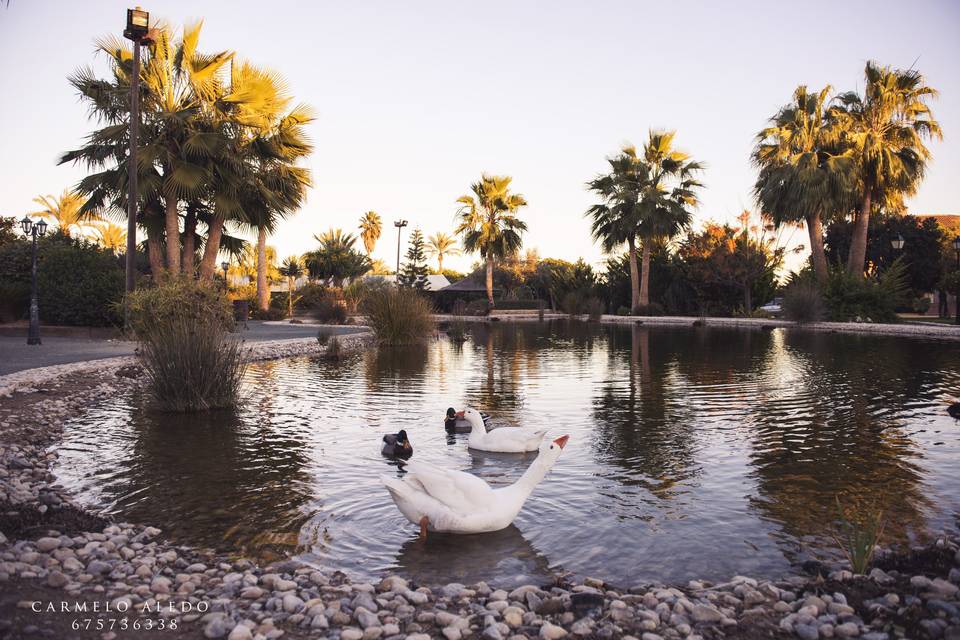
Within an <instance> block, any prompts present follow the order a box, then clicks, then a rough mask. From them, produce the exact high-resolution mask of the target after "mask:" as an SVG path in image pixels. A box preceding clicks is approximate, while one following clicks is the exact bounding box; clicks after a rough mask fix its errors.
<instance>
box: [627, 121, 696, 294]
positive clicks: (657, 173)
mask: <svg viewBox="0 0 960 640" xmlns="http://www.w3.org/2000/svg"><path fill="white" fill-rule="evenodd" d="M675 136H676V132H675V131H651V132H650V135H649V138H648V139H647V143H646V144H645V145H644V147H643V163H644V165H645V167H646V170H645V173H646V176H647V180H646V181H645V182H644V183H643V184H642V188H641V191H640V205H639V209H640V211H639V213H640V216H639V218H640V225H639V236H640V238H641V239H642V241H643V242H642V247H643V252H642V258H641V269H640V304H641V305H647V304H649V303H650V253H651V249H652V246H653V244H654V243H656V242H669V241H670V240H672V239H673V238H675V237H676V236H677V235H678V234H679V233H680V232H681V231H683V230H685V229H687V228H689V226H690V221H691V219H692V217H693V214H692V212H691V211H690V208H691V207H695V206H697V204H699V200H698V198H697V190H698V189H700V188H701V187H702V186H703V185H702V184H701V183H700V182H699V181H698V180H697V179H696V177H695V175H696V174H698V173H700V172H701V171H702V170H703V169H704V165H703V164H702V163H700V162H696V161H694V160H691V159H690V156H689V154H687V153H684V152H683V151H680V150H678V149H676V148H675V147H674V146H673V139H674V137H675Z"/></svg>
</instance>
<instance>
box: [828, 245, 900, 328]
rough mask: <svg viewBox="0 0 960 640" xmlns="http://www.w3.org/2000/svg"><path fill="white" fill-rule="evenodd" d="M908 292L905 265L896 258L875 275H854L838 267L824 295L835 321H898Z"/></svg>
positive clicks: (831, 275)
mask: <svg viewBox="0 0 960 640" xmlns="http://www.w3.org/2000/svg"><path fill="white" fill-rule="evenodd" d="M906 292H907V286H906V268H905V267H904V264H903V261H902V260H897V261H896V262H894V263H893V264H891V265H890V266H889V267H888V268H887V269H886V270H885V271H883V272H881V273H880V274H879V275H875V276H868V277H859V276H852V275H850V274H848V273H847V272H846V270H844V269H835V270H833V271H832V272H831V273H830V277H829V279H828V281H827V286H826V289H825V290H824V294H823V297H824V301H825V302H826V305H827V309H828V310H829V312H830V319H831V320H834V321H836V322H851V321H857V322H896V321H897V319H898V318H897V313H896V309H897V307H899V306H900V305H901V304H902V303H903V300H904V297H905V294H906Z"/></svg>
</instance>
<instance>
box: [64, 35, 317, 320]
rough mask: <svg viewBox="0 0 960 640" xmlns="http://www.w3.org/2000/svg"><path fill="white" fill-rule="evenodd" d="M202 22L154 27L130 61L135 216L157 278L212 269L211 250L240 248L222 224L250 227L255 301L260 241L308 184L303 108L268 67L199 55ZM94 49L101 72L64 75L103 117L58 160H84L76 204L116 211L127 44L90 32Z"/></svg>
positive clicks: (123, 160) (262, 290)
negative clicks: (135, 95) (136, 90)
mask: <svg viewBox="0 0 960 640" xmlns="http://www.w3.org/2000/svg"><path fill="white" fill-rule="evenodd" d="M201 26H202V23H201V22H197V23H195V24H192V25H187V26H186V27H185V28H184V29H183V30H182V32H181V33H180V34H179V37H178V38H175V35H174V33H173V31H172V30H171V29H170V28H169V27H168V26H165V25H160V26H159V27H158V29H157V30H156V36H155V38H154V40H153V41H152V42H151V43H150V44H149V45H148V47H147V50H146V53H145V56H144V59H143V63H142V66H141V68H140V87H141V96H140V105H141V114H142V124H141V126H140V141H141V146H140V147H139V148H138V152H137V153H138V163H137V164H138V167H137V170H138V183H137V184H138V193H137V197H138V200H139V203H138V204H139V206H138V210H139V212H140V214H139V216H138V219H137V224H138V227H139V228H140V229H141V230H142V231H143V232H145V234H146V244H147V253H148V256H149V260H150V266H151V271H152V272H153V274H154V276H155V277H156V278H158V279H159V278H163V277H165V276H168V275H171V276H175V275H177V274H180V273H184V274H187V275H189V276H194V275H196V276H198V277H200V278H202V279H208V280H209V279H212V278H213V276H214V272H215V269H216V264H217V256H218V255H219V254H220V252H221V251H223V250H227V251H230V252H236V251H237V250H239V248H240V247H241V246H242V243H241V242H240V241H239V239H238V238H236V237H235V236H232V235H230V232H232V231H233V230H235V229H237V230H248V231H254V232H256V234H257V236H258V243H257V244H258V252H257V255H258V262H259V267H258V302H259V304H260V306H261V307H262V308H265V307H266V306H267V304H268V301H269V298H268V296H269V292H268V291H267V287H266V270H265V255H264V254H265V247H266V239H267V236H268V234H269V233H271V232H272V231H273V229H274V228H275V226H276V224H277V222H278V221H279V220H280V219H281V218H283V217H284V216H286V215H288V214H290V213H292V212H294V211H296V210H297V209H298V208H299V206H300V205H301V203H302V202H303V199H304V197H305V193H306V189H307V187H308V186H309V184H310V174H309V172H308V170H307V169H305V168H303V167H301V166H298V162H299V161H300V160H302V159H303V158H304V157H305V156H307V155H308V154H309V153H310V152H311V150H312V146H311V144H310V142H309V140H308V139H307V137H306V135H305V132H304V126H305V125H306V124H308V123H309V122H310V121H311V120H312V119H313V115H312V113H311V110H310V109H309V108H308V107H306V106H305V105H293V103H292V98H291V97H290V96H289V95H288V92H287V89H286V86H285V83H284V81H283V79H282V78H280V77H279V76H278V75H277V74H275V73H273V72H271V71H269V70H267V69H263V68H260V67H257V66H255V65H253V64H251V63H249V62H244V61H240V60H238V59H237V58H236V56H235V54H234V53H233V52H229V51H222V52H218V53H213V54H208V53H202V52H201V51H200V50H199V48H198V44H199V38H200V32H201ZM97 50H98V51H99V52H100V53H102V54H105V55H106V56H107V58H108V60H109V62H110V66H111V73H110V76H109V77H107V78H99V77H97V76H96V75H94V73H93V71H92V70H90V69H81V70H80V71H78V72H77V73H75V74H74V75H73V76H72V77H71V78H70V82H71V84H72V85H73V86H74V87H75V88H76V89H77V91H78V92H79V94H80V97H81V99H82V100H83V101H84V102H85V103H86V104H87V105H88V106H89V108H90V111H91V114H92V116H93V117H95V118H96V119H97V120H98V121H99V122H100V123H102V125H103V126H102V127H101V128H99V129H97V130H96V131H94V132H93V133H91V134H90V135H89V136H88V137H87V140H86V143H85V144H84V145H83V146H82V147H80V148H79V149H76V150H73V151H69V152H67V153H65V154H64V155H63V156H62V158H61V163H64V162H77V163H82V164H84V165H86V166H87V167H88V168H89V169H90V170H91V173H90V175H88V176H87V177H86V178H84V179H83V180H82V181H81V182H80V184H79V185H78V189H77V190H78V192H79V193H80V194H81V196H82V197H84V198H85V199H86V200H85V202H84V204H83V206H82V207H81V211H82V213H83V214H88V213H94V214H97V215H100V216H105V215H114V216H116V217H123V216H124V215H125V213H124V212H125V211H126V205H127V202H126V198H127V195H126V194H127V156H128V154H127V147H128V139H129V138H128V120H129V100H128V98H129V94H130V80H131V77H130V76H131V73H132V64H131V60H132V52H131V50H130V48H129V46H128V43H127V42H126V41H125V40H122V39H120V38H116V37H106V38H102V39H100V40H98V41H97ZM198 263H199V264H198Z"/></svg>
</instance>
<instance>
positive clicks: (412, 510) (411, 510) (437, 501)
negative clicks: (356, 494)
mask: <svg viewBox="0 0 960 640" xmlns="http://www.w3.org/2000/svg"><path fill="white" fill-rule="evenodd" d="M569 438H570V436H562V437H560V438H557V439H556V440H553V441H549V442H544V443H543V444H542V445H540V455H538V456H537V459H536V460H534V461H533V462H532V463H531V464H530V466H529V467H528V468H527V470H526V471H525V472H524V473H523V475H522V476H520V479H519V480H517V481H516V482H514V483H513V484H511V485H509V486H506V487H501V488H498V489H494V488H492V487H491V486H490V485H489V484H487V483H486V482H485V481H484V480H483V479H481V478H478V477H477V476H475V475H472V474H469V473H466V472H464V471H451V470H450V469H443V468H440V467H437V466H434V465H432V464H429V463H426V462H421V461H419V460H414V461H412V462H410V463H408V464H407V466H406V468H407V470H408V472H409V473H407V474H406V475H405V476H404V478H403V479H402V480H401V479H399V478H395V477H393V476H386V475H383V476H380V481H381V482H383V484H384V486H386V487H387V490H388V491H390V495H391V497H393V501H394V502H395V503H396V504H397V508H398V509H400V513H402V514H403V515H404V516H405V517H406V518H407V520H409V521H410V522H412V523H414V524H419V525H420V535H421V536H426V535H427V530H428V529H429V530H430V531H441V532H447V533H486V532H489V531H499V530H500V529H503V528H505V527H508V526H510V524H511V523H512V522H513V519H514V518H516V517H517V514H518V513H520V509H521V508H522V507H523V503H524V502H526V501H527V498H528V497H530V494H531V493H532V492H533V490H534V488H536V486H537V485H538V484H540V481H541V480H543V478H544V476H546V475H547V472H548V471H550V469H551V467H553V465H554V463H555V462H556V461H557V458H559V457H560V452H561V451H563V447H564V446H566V444H567V440H569Z"/></svg>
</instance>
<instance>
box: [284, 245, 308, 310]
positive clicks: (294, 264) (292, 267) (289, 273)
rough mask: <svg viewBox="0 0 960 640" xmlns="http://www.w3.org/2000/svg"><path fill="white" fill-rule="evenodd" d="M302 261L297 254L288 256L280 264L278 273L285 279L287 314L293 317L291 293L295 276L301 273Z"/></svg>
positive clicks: (295, 280) (302, 270) (297, 276)
mask: <svg viewBox="0 0 960 640" xmlns="http://www.w3.org/2000/svg"><path fill="white" fill-rule="evenodd" d="M303 272H304V269H303V263H302V262H301V260H300V258H298V257H297V256H289V257H287V258H286V259H285V260H284V261H283V264H281V265H280V275H282V276H284V277H285V278H286V279H287V315H288V316H290V317H293V293H294V291H295V290H296V286H297V278H299V277H300V276H302V275H303Z"/></svg>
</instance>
